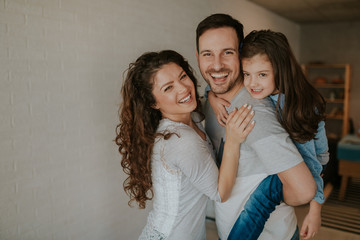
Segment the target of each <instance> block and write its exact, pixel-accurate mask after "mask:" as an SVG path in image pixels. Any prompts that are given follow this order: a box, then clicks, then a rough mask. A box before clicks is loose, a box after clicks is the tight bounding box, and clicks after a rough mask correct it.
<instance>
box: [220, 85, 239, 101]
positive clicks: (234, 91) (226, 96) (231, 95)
mask: <svg viewBox="0 0 360 240" xmlns="http://www.w3.org/2000/svg"><path fill="white" fill-rule="evenodd" d="M243 87H244V84H243V83H242V82H239V83H237V84H235V85H234V86H233V87H232V88H231V89H230V90H229V91H227V92H226V93H223V94H216V95H217V96H218V97H221V98H222V99H225V100H226V101H228V102H231V100H233V98H234V97H235V96H236V95H237V94H238V93H239V91H240V90H241V89H242V88H243Z"/></svg>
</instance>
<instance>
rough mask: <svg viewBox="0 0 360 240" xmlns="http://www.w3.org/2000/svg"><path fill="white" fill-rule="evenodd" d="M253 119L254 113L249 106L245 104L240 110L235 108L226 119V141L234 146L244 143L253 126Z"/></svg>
mask: <svg viewBox="0 0 360 240" xmlns="http://www.w3.org/2000/svg"><path fill="white" fill-rule="evenodd" d="M253 117H254V111H253V110H251V106H250V105H247V104H245V105H243V106H242V107H241V108H240V109H237V108H235V110H234V111H232V112H231V113H230V115H229V117H228V119H227V123H226V141H228V140H229V141H231V142H232V143H236V144H241V143H242V142H244V141H245V139H246V137H247V136H248V135H249V133H250V132H251V130H252V129H253V128H254V126H255V121H251V119H252V118H253ZM250 121H251V122H250Z"/></svg>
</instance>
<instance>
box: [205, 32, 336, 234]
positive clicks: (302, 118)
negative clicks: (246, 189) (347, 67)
mask: <svg viewBox="0 0 360 240" xmlns="http://www.w3.org/2000/svg"><path fill="white" fill-rule="evenodd" d="M241 54H242V55H241V61H242V69H243V76H244V86H245V87H246V89H247V90H248V91H249V93H250V94H251V96H252V97H254V98H257V99H261V98H265V97H270V98H271V100H272V101H273V102H274V105H275V107H276V109H277V115H278V120H279V121H280V123H281V124H282V126H283V127H284V128H285V129H286V130H287V132H288V133H289V135H290V136H291V138H292V139H293V141H294V143H295V145H296V146H297V148H298V150H299V152H300V154H301V155H302V157H303V159H304V161H305V163H306V164H307V166H308V168H309V169H310V171H311V173H312V175H313V177H314V179H315V182H316V185H317V192H316V195H315V197H314V199H313V200H312V201H311V202H310V209H309V212H308V214H307V216H306V217H305V219H304V222H303V224H302V228H301V231H300V235H301V236H302V237H303V238H304V239H309V238H311V237H313V236H314V235H315V234H316V232H317V231H318V230H319V228H320V226H321V204H322V203H323V202H324V200H325V199H324V194H323V180H322V178H321V176H320V174H321V172H322V170H323V167H322V165H326V163H327V162H328V160H329V153H328V144H327V138H326V134H325V128H324V121H323V120H324V118H325V100H324V99H323V97H322V96H321V95H320V93H318V92H317V90H316V89H315V88H314V87H312V85H311V84H310V83H309V82H308V81H307V79H306V78H305V76H304V74H303V72H302V69H301V67H300V65H299V64H298V62H297V61H296V59H295V57H294V55H293V53H292V51H291V48H290V45H289V43H288V41H287V39H286V37H285V36H284V35H283V34H282V33H278V32H273V31H270V30H262V31H253V32H251V33H250V34H249V35H247V36H246V38H245V39H244V42H243V47H242V50H241ZM209 101H210V104H211V105H212V107H213V109H214V111H215V113H216V114H217V118H218V121H219V123H220V124H221V125H223V126H225V124H226V122H227V118H228V113H227V111H226V107H227V106H229V105H230V104H229V103H228V102H226V101H225V100H223V99H220V98H217V97H216V96H215V94H214V93H212V92H211V91H210V92H209ZM276 178H277V176H274V175H273V176H269V177H268V179H265V180H264V182H263V183H261V184H260V185H262V184H263V185H264V186H266V187H268V188H269V187H270V188H276V189H280V190H281V188H279V187H278V186H276V187H275V186H274V185H275V184H281V182H280V181H277V179H276ZM280 192H281V191H280ZM256 194H259V193H257V190H256V191H255V192H254V194H253V195H254V196H253V199H256ZM267 195H268V196H270V197H269V199H270V200H269V202H271V204H269V206H270V205H271V207H268V208H267V209H262V210H264V212H266V213H263V214H262V216H263V218H262V220H261V221H258V220H256V226H257V227H255V229H254V230H253V235H251V234H250V235H248V238H246V239H257V236H258V234H260V233H261V231H262V229H263V225H264V223H265V221H266V220H267V218H268V217H269V214H270V212H271V211H273V209H274V207H275V206H274V205H275V204H278V203H279V201H281V200H282V196H274V195H271V194H269V193H267ZM254 201H255V200H254ZM254 201H253V202H254ZM255 202H256V201H255ZM254 208H257V209H256V210H254ZM258 208H259V207H258V206H254V203H252V204H251V205H250V204H247V206H246V207H245V209H244V211H243V212H242V213H241V214H240V217H239V218H238V220H237V222H236V223H235V225H234V227H233V229H232V232H231V233H230V235H229V236H230V237H229V239H231V236H233V235H234V234H235V232H236V235H238V234H240V235H241V231H243V230H242V228H244V227H246V224H248V223H249V218H250V217H249V216H250V215H251V214H257V213H258V212H259V209H258ZM252 227H253V226H252Z"/></svg>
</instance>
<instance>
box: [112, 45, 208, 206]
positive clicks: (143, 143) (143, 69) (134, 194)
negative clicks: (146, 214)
mask: <svg viewBox="0 0 360 240" xmlns="http://www.w3.org/2000/svg"><path fill="white" fill-rule="evenodd" d="M169 63H175V64H177V65H179V66H180V67H182V69H183V70H184V71H185V73H186V74H187V75H188V76H189V77H190V79H191V80H192V81H193V83H194V86H195V92H196V99H197V103H198V104H197V108H196V109H195V111H196V112H199V113H200V109H201V105H200V100H199V95H198V92H197V90H196V86H197V80H196V78H195V76H194V74H193V70H192V68H191V67H190V65H189V64H188V62H187V61H186V60H185V59H184V58H183V57H182V56H181V55H180V54H178V53H177V52H175V51H172V50H164V51H161V52H148V53H145V54H143V55H141V56H140V57H139V58H138V59H137V60H136V61H135V62H134V63H131V64H130V65H129V68H128V69H127V70H126V71H125V72H124V74H125V73H127V74H126V77H125V79H124V83H123V86H122V89H121V94H122V100H123V101H122V104H121V106H120V108H119V119H120V123H119V124H118V125H117V126H116V138H115V143H116V144H117V145H118V147H119V152H120V154H121V155H122V160H121V166H122V167H123V170H124V172H125V173H126V174H128V175H129V177H128V178H127V179H126V180H125V181H124V184H123V187H124V190H125V192H126V193H127V194H128V195H129V197H130V201H129V205H130V206H131V202H132V201H134V200H135V201H136V202H137V203H138V205H139V208H145V207H146V201H147V200H151V199H152V197H153V191H152V180H151V155H152V149H153V146H154V142H155V138H156V137H157V136H159V135H162V136H164V137H165V138H167V137H168V135H169V134H168V133H157V132H156V130H157V128H158V125H159V122H160V120H161V118H162V116H161V112H160V111H159V110H157V109H155V108H153V107H152V106H155V103H156V100H155V97H154V96H153V94H152V90H153V84H154V78H155V75H156V73H157V72H158V71H159V70H160V69H161V68H162V67H163V66H164V65H166V64H169ZM170 134H171V133H170Z"/></svg>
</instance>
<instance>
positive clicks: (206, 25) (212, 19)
mask: <svg viewBox="0 0 360 240" xmlns="http://www.w3.org/2000/svg"><path fill="white" fill-rule="evenodd" d="M222 27H231V28H233V29H234V30H235V31H236V35H237V37H238V40H239V51H240V50H241V47H240V46H241V43H242V42H243V40H244V31H243V28H244V27H243V25H242V24H241V23H240V22H239V21H238V20H236V19H234V18H233V17H231V16H230V15H228V14H223V13H216V14H212V15H210V16H208V17H207V18H205V19H204V20H202V21H201V22H200V23H199V25H198V26H197V28H196V50H197V51H198V52H199V38H200V36H201V35H202V34H203V33H204V32H206V31H207V30H209V29H215V28H222Z"/></svg>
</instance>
